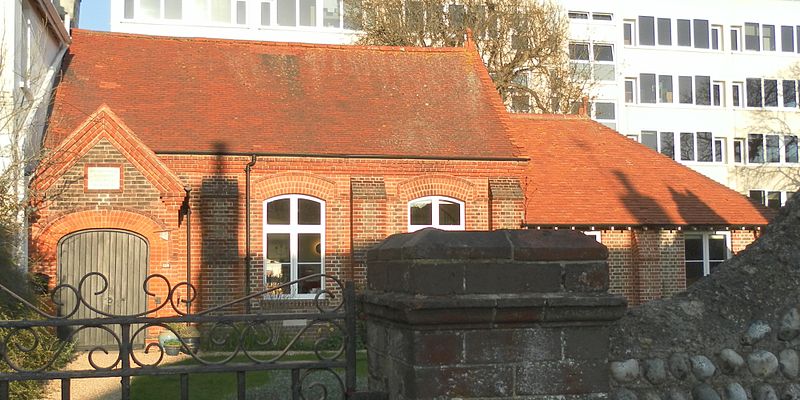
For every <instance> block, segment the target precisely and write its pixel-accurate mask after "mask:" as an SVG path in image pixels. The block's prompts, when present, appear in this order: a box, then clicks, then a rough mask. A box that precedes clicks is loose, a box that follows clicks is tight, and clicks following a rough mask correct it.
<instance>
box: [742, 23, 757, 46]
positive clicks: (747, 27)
mask: <svg viewBox="0 0 800 400" xmlns="http://www.w3.org/2000/svg"><path fill="white" fill-rule="evenodd" d="M758 28H759V26H758V24H756V23H752V22H748V23H746V24H744V48H745V49H746V50H753V51H759V50H761V40H760V39H761V38H760V36H759V34H758Z"/></svg>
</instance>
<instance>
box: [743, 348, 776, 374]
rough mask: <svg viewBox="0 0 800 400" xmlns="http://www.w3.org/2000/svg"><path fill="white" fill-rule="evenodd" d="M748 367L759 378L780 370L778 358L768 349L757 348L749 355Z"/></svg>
mask: <svg viewBox="0 0 800 400" xmlns="http://www.w3.org/2000/svg"><path fill="white" fill-rule="evenodd" d="M747 368H748V369H750V373H752V374H753V375H754V376H756V377H758V378H766V377H769V376H772V375H773V374H775V372H777V371H778V358H777V357H775V355H774V354H772V353H770V352H768V351H766V350H756V351H754V352H752V353H750V355H748V356H747Z"/></svg>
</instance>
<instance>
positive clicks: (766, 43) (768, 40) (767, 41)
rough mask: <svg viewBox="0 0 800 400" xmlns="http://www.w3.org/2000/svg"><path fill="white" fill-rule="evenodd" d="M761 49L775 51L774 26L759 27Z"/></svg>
mask: <svg viewBox="0 0 800 400" xmlns="http://www.w3.org/2000/svg"><path fill="white" fill-rule="evenodd" d="M761 44H762V46H761V49H762V50H764V51H775V25H761Z"/></svg>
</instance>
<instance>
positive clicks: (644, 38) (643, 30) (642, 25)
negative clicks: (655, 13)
mask: <svg viewBox="0 0 800 400" xmlns="http://www.w3.org/2000/svg"><path fill="white" fill-rule="evenodd" d="M639 44H640V45H645V46H653V45H655V44H656V34H655V18H653V17H639Z"/></svg>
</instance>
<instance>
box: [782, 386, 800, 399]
mask: <svg viewBox="0 0 800 400" xmlns="http://www.w3.org/2000/svg"><path fill="white" fill-rule="evenodd" d="M781 400H800V385H798V384H796V383H790V384H788V385H786V389H784V391H783V394H782V395H781Z"/></svg>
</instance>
